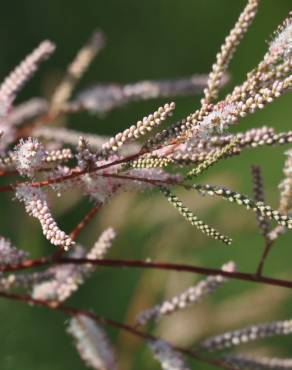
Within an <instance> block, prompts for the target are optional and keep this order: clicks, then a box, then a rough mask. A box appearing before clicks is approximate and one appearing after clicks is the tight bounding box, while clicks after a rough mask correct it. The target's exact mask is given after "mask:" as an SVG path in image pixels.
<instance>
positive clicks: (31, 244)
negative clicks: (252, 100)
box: [0, 0, 292, 370]
mask: <svg viewBox="0 0 292 370" xmlns="http://www.w3.org/2000/svg"><path fill="white" fill-rule="evenodd" d="M245 3H246V2H245V1H242V0H237V1H235V0H181V1H176V0H148V1H138V0H123V1H117V0H106V1H101V0H83V1H77V0H71V1H68V0H61V1H60V0H50V1H42V0H26V1H17V2H13V1H10V2H5V3H4V2H3V3H2V6H1V13H0V28H1V32H0V45H1V50H2V52H1V58H0V74H1V78H2V79H3V78H4V77H5V76H6V75H7V73H8V72H9V71H10V70H11V68H12V67H14V66H15V65H16V64H17V63H18V62H19V61H20V60H21V59H22V58H23V57H24V56H25V55H26V53H27V52H29V51H30V50H32V48H33V47H34V46H35V45H36V44H38V43H39V42H40V41H41V40H43V39H46V38H49V39H51V40H53V41H54V42H56V44H57V46H58V48H57V51H56V53H55V55H54V56H53V57H52V58H51V59H50V60H49V61H48V62H46V64H45V65H44V66H43V67H42V68H41V70H40V72H39V73H38V74H37V76H36V77H35V78H34V79H33V80H32V81H31V82H30V83H29V85H28V86H27V87H25V89H24V90H23V91H22V92H21V94H20V96H19V99H18V101H22V100H24V99H26V98H29V97H31V96H38V95H44V94H45V95H46V94H48V91H49V90H50V88H51V87H52V86H53V85H54V84H56V83H57V81H58V79H60V77H61V76H62V73H63V72H64V71H65V69H66V65H67V64H68V63H69V62H70V61H71V59H72V58H73V56H74V55H75V53H76V51H77V50H78V48H80V47H81V46H82V44H83V43H84V42H85V41H86V40H87V38H88V36H89V35H90V34H91V33H92V31H93V30H94V29H96V28H99V29H102V30H103V31H104V32H105V34H106V35H107V47H106V49H105V50H104V51H103V52H102V53H101V54H100V56H99V57H98V59H97V60H96V62H95V63H94V65H93V66H91V68H90V70H89V71H88V73H87V74H86V76H85V78H84V79H83V80H82V82H81V83H80V86H79V91H80V89H82V87H86V86H88V85H91V84H93V83H94V82H100V81H103V82H121V83H124V82H131V81H136V80H141V79H164V78H175V77H180V76H186V75H189V74H193V73H207V72H208V71H209V69H210V66H211V65H212V63H213V61H214V56H215V54H216V52H217V50H218V49H219V47H220V44H221V42H222V41H223V40H224V37H225V36H226V34H227V33H228V31H229V30H230V28H231V27H232V25H233V24H234V22H235V20H236V19H237V17H238V15H239V13H240V11H241V9H242V8H243V6H244V4H245ZM289 10H291V0H263V1H262V3H261V6H260V10H259V14H258V16H257V18H256V21H255V23H254V24H253V25H252V27H251V29H250V31H249V32H248V34H247V36H246V37H245V38H244V40H243V42H242V43H241V47H240V48H239V50H238V52H237V53H236V56H235V58H234V60H233V62H232V64H231V68H230V71H231V75H232V81H231V83H230V84H229V85H228V86H227V87H226V88H225V90H224V91H225V92H226V91H229V90H230V89H231V87H232V86H233V85H234V84H236V83H240V82H241V81H242V80H243V79H244V76H245V73H246V72H247V71H248V70H250V69H251V68H253V66H255V65H256V63H258V62H259V61H260V59H261V57H262V56H263V54H264V52H265V49H266V47H267V41H268V40H269V39H270V35H271V34H272V32H273V30H274V29H275V28H276V27H277V25H278V24H279V23H280V22H281V21H282V20H283V19H284V17H285V16H286V15H287V14H288V11H289ZM199 99H200V97H187V98H179V99H175V100H176V103H177V109H176V112H175V115H174V118H173V121H174V120H175V119H177V118H181V117H183V116H184V115H186V114H187V113H189V112H191V111H193V110H194V109H195V108H196V107H197V106H198V104H199ZM289 99H290V100H289ZM166 100H167V99H166ZM166 100H165V99H164V100H161V101H147V102H140V103H135V104H131V105H128V106H126V107H123V108H121V109H118V110H115V111H113V112H112V113H110V114H108V115H106V116H105V117H103V118H100V117H95V116H90V115H87V114H80V115H78V116H77V117H70V119H69V122H68V125H69V127H70V128H74V129H75V128H79V129H82V130H83V131H88V132H95V133H101V134H112V133H116V132H117V131H119V130H120V129H123V128H126V127H127V126H128V125H129V124H131V123H132V122H135V121H136V120H137V119H139V118H141V117H143V116H144V115H146V114H148V113H150V112H151V111H153V110H154V109H155V108H156V107H157V106H158V105H159V104H160V103H161V102H165V101H166ZM290 117H291V97H290V96H288V95H286V96H284V97H282V98H281V99H279V100H278V101H276V102H275V103H273V104H272V105H271V106H269V107H267V108H266V109H265V110H263V111H261V112H258V113H256V114H254V115H253V116H251V117H248V118H246V119H243V120H242V121H241V123H240V125H239V126H238V127H236V130H243V131H244V130H246V129H248V128H250V127H260V126H262V125H268V126H269V125H271V126H274V127H276V128H277V129H279V130H285V129H288V128H289V126H290V121H291V118H290ZM286 148H287V147H285V148H283V147H281V148H276V149H273V148H268V149H258V150H254V151H249V152H245V153H244V154H243V155H242V156H241V157H240V158H233V159H229V160H228V161H225V162H224V163H221V164H220V165H218V166H216V168H214V169H211V170H210V171H208V173H207V174H206V175H204V177H203V178H202V182H209V183H213V184H216V183H217V184H222V185H223V184H224V185H228V186H230V187H232V188H233V189H236V190H238V191H242V192H245V193H248V194H251V189H252V184H251V176H250V166H251V164H261V165H262V168H263V173H264V178H265V183H266V195H267V200H268V203H270V204H271V205H273V206H274V207H276V206H277V202H278V190H277V185H278V183H279V182H280V181H281V178H282V167H283V162H284V155H283V151H284V150H285V149H286ZM178 193H180V194H181V196H182V198H183V199H184V200H185V201H186V202H187V204H188V205H189V206H191V208H193V209H195V210H196V211H197V212H196V213H197V214H199V215H200V216H202V217H203V218H204V220H206V221H208V222H210V224H212V225H214V226H216V227H217V228H218V229H219V230H221V231H223V232H225V233H227V234H229V235H230V236H232V237H233V238H234V244H233V246H232V247H230V248H226V247H224V246H222V245H220V243H217V242H215V241H210V240H209V239H207V238H206V237H204V236H201V235H200V234H199V233H198V232H197V231H196V230H194V229H193V228H192V227H191V226H190V225H188V224H186V223H185V222H184V220H182V219H181V218H180V217H179V216H178V214H177V213H176V212H175V211H174V210H173V209H172V208H171V206H169V205H168V204H167V202H166V201H165V199H162V198H161V196H159V195H158V194H155V193H148V194H144V195H135V194H123V195H120V196H118V197H116V198H115V199H114V200H113V202H112V203H110V204H109V205H108V206H106V207H105V208H104V210H103V211H102V212H101V213H100V214H99V216H98V217H97V219H96V221H94V222H93V224H91V226H90V227H89V229H88V232H86V233H83V234H82V235H81V238H80V241H81V242H82V243H83V244H84V245H87V246H90V245H91V244H92V243H93V241H94V240H95V239H96V238H97V236H98V234H99V232H100V231H101V230H103V229H104V228H105V227H107V226H114V227H115V228H116V230H117V231H118V238H117V240H116V242H115V244H114V247H113V249H112V252H111V256H112V257H116V258H147V257H151V258H153V259H158V260H164V261H171V262H184V263H194V264H198V265H203V266H212V267H219V266H221V264H222V263H224V262H226V261H228V260H231V259H232V260H235V261H236V262H237V263H238V265H239V269H240V270H242V271H250V272H252V271H254V270H255V268H256V266H257V261H258V259H259V257H260V254H261V251H262V249H263V241H262V239H261V237H260V236H259V235H258V232H257V227H256V220H255V217H254V215H253V214H252V213H249V212H247V211H245V210H241V209H239V208H238V207H236V206H235V205H230V204H225V203H224V202H223V201H219V200H218V199H209V198H199V197H197V196H194V194H185V193H181V192H178ZM0 202H1V203H0V204H1V212H0V224H1V230H0V232H1V234H3V235H4V236H6V237H9V238H11V240H12V241H13V243H15V244H16V245H18V246H19V247H22V248H23V249H26V250H29V251H30V252H31V254H32V255H33V256H38V255H41V254H46V253H50V252H51V247H49V246H48V244H47V243H46V242H45V241H44V239H43V237H42V235H41V233H40V230H39V227H38V225H37V223H36V222H34V220H31V219H29V218H28V217H26V216H25V214H24V211H23V209H22V208H21V206H19V205H18V204H16V202H14V203H13V204H12V205H11V201H10V199H9V198H8V197H6V196H2V195H1V200H0ZM89 206H90V205H89V203H88V202H87V201H83V202H79V201H77V200H76V198H75V197H74V196H72V195H70V194H68V195H66V196H64V199H63V202H62V203H61V204H60V201H58V200H57V201H55V204H54V212H55V214H56V215H57V216H58V220H59V222H60V223H61V224H62V226H63V227H64V229H65V230H71V229H72V228H73V226H74V225H75V224H76V223H77V222H78V221H79V220H80V219H81V218H82V215H83V214H84V213H85V212H86V210H88V209H89ZM291 241H292V239H291V233H290V234H286V235H285V236H283V237H281V240H279V242H278V243H277V245H276V248H274V249H273V251H272V253H271V255H270V258H269V260H268V263H267V265H266V273H267V274H271V275H274V276H278V277H282V278H285V277H286V278H290V279H291V278H292V273H291V258H292V250H291ZM198 278H199V277H197V276H192V275H190V274H179V273H171V272H157V271H156V272H151V271H146V272H143V271H141V270H134V269H132V270H126V269H119V270H118V269H110V268H108V269H98V271H97V272H96V273H95V274H94V275H93V276H92V277H91V278H90V279H89V281H88V282H87V284H85V285H84V286H82V288H81V289H80V290H79V291H78V293H77V294H75V295H74V296H73V297H72V298H71V299H70V301H69V303H70V304H72V305H74V306H78V307H82V308H89V309H91V310H94V311H95V312H97V313H99V314H102V315H105V316H107V317H109V318H113V319H115V320H118V321H129V322H131V320H133V318H134V316H135V314H137V312H139V311H140V310H142V309H143V308H146V307H148V306H149V305H152V304H154V303H155V302H157V301H158V300H160V299H162V298H163V297H165V296H171V295H173V294H175V292H179V291H180V290H182V289H183V288H184V287H187V286H189V285H190V284H192V283H194V282H195V281H197V279H198ZM291 309H292V299H291V294H290V292H289V291H288V290H285V289H280V288H279V289H277V288H272V287H268V286H266V287H264V286H259V285H257V284H248V283H241V282H232V283H230V284H229V285H226V286H225V287H224V288H223V289H222V290H220V291H218V292H216V294H214V296H212V297H210V299H207V300H206V301H204V302H202V303H201V304H200V305H197V306H196V307H194V308H191V309H187V310H185V311H183V312H182V313H179V314H176V315H175V316H172V317H169V318H166V319H164V320H163V321H162V322H161V323H160V324H159V325H158V326H157V327H156V328H155V329H154V333H156V334H158V335H161V336H163V337H164V338H166V339H168V340H170V341H172V342H173V343H176V344H179V345H181V346H191V345H193V344H195V343H196V342H197V341H198V340H199V339H201V338H203V337H205V336H206V335H209V334H215V333H218V332H220V331H223V330H227V329H234V328H238V327H240V326H242V325H246V324H251V323H257V322H261V321H265V320H275V319H285V318H288V317H291ZM65 327H66V318H65V317H64V316H63V315H61V314H59V313H56V312H50V311H48V310H45V309H40V308H32V307H28V306H25V305H23V304H21V303H15V302H9V301H4V300H3V301H1V302H0V369H1V370H32V369H38V370H64V369H72V370H73V369H74V370H82V369H85V368H86V367H85V365H84V364H83V363H82V362H81V360H80V359H79V356H78V354H77V353H76V351H75V349H74V347H73V345H72V341H71V338H70V337H68V336H67V334H66V333H65V330H64V329H65ZM108 332H109V334H110V336H111V338H112V341H113V342H114V344H115V346H116V348H117V354H118V359H119V369H121V370H132V369H135V370H148V369H158V368H159V365H158V364H157V363H156V362H155V361H154V360H153V359H152V358H151V355H150V354H149V352H148V350H147V348H146V346H145V345H144V344H143V343H142V342H141V341H138V340H136V338H133V337H131V336H129V335H127V334H125V333H122V332H117V331H116V330H112V329H109V330H108ZM291 348H292V339H291V337H287V338H276V339H273V340H269V341H262V342H259V343H255V344H253V345H247V346H245V347H243V348H242V352H244V351H246V352H248V353H258V354H263V355H275V356H276V355H277V356H289V355H290V356H291V357H292V350H291ZM191 366H192V368H193V369H195V368H200V369H212V368H211V367H208V366H205V365H203V364H199V363H193V364H192V365H191Z"/></svg>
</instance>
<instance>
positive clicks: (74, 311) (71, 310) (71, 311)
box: [0, 291, 232, 370]
mask: <svg viewBox="0 0 292 370" xmlns="http://www.w3.org/2000/svg"><path fill="white" fill-rule="evenodd" d="M0 297H2V298H7V299H11V300H16V301H19V302H24V303H27V304H30V305H37V306H41V307H46V308H49V309H52V310H56V311H60V312H63V313H65V314H67V315H69V316H72V317H74V316H77V315H83V316H86V317H89V318H90V319H92V320H94V321H96V322H98V323H100V324H104V325H108V326H112V327H114V328H116V329H121V330H124V331H126V332H128V333H129V334H132V335H135V336H137V337H139V338H141V339H144V340H147V341H151V340H152V341H154V340H159V338H157V337H155V336H153V335H151V334H148V333H145V332H142V331H140V330H138V329H136V328H135V327H133V326H131V325H128V324H123V323H120V322H117V321H115V320H111V319H107V318H105V317H102V316H99V315H97V314H95V313H94V312H91V311H86V310H82V309H78V308H75V307H69V306H64V305H56V304H55V303H51V302H50V301H45V300H40V299H34V298H32V297H31V296H29V295H23V294H16V293H8V292H1V291H0ZM172 348H174V349H175V350H176V351H178V352H181V353H182V354H184V355H187V356H190V357H193V358H194V359H196V360H198V361H201V362H205V363H208V364H211V365H215V366H219V367H221V368H223V369H227V370H232V368H231V367H229V366H227V365H226V364H224V363H223V362H222V361H217V360H210V359H207V358H203V357H201V356H199V355H197V354H196V353H194V351H192V350H189V349H185V348H181V347H177V346H172Z"/></svg>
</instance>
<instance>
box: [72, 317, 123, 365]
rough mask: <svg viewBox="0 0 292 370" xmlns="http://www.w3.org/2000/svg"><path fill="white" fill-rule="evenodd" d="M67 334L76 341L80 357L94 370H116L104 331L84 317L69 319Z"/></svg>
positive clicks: (113, 354)
mask: <svg viewBox="0 0 292 370" xmlns="http://www.w3.org/2000/svg"><path fill="white" fill-rule="evenodd" d="M67 332H68V333H69V334H70V335H72V337H73V338H74V339H75V341H76V343H75V344H76V348H77V351H78V352H79V355H80V357H81V358H82V359H83V360H84V361H85V362H86V363H87V365H88V366H90V367H91V368H92V369H96V370H116V369H117V366H116V358H115V353H114V351H113V348H112V346H111V344H110V343H109V341H108V338H107V336H106V334H105V332H104V330H103V329H102V328H101V327H100V325H98V324H97V323H96V322H95V321H93V320H92V319H90V318H89V317H86V316H84V315H77V316H75V317H73V318H71V319H70V321H69V325H68V328H67Z"/></svg>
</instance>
